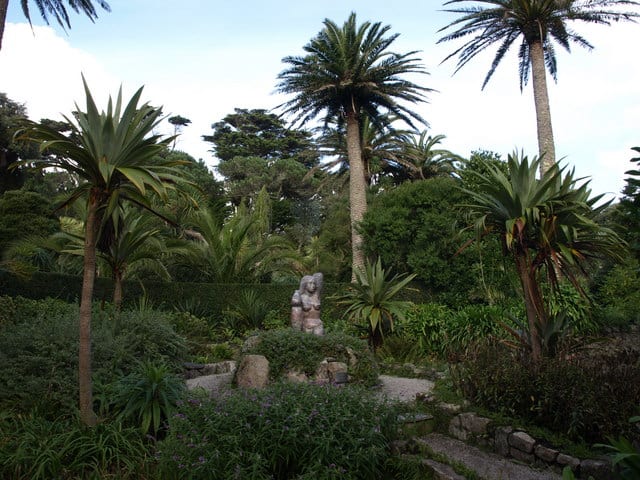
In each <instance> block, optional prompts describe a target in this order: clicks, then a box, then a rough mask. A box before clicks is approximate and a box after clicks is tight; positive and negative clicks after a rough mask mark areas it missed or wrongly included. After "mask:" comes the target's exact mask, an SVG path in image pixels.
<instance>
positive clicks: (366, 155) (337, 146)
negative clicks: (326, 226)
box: [319, 116, 410, 186]
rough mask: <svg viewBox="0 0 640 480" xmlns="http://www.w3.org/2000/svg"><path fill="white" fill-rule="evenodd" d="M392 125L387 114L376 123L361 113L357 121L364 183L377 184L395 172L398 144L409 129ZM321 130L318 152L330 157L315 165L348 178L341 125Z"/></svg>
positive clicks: (347, 160) (347, 164)
mask: <svg viewBox="0 0 640 480" xmlns="http://www.w3.org/2000/svg"><path fill="white" fill-rule="evenodd" d="M392 124H393V118H391V117H389V118H386V119H383V120H382V122H381V123H380V124H374V123H372V122H371V120H370V119H369V117H367V116H364V117H363V118H362V121H361V122H360V150H361V152H362V162H363V164H364V172H365V173H364V176H365V181H366V183H367V185H368V186H371V185H374V184H376V183H378V182H379V180H380V177H381V176H383V175H386V174H390V175H394V174H395V173H397V172H396V169H395V168H394V167H395V165H394V164H395V157H396V156H397V152H398V146H399V145H400V144H401V143H402V141H405V140H407V136H408V135H409V134H410V132H409V131H408V130H404V129H395V128H393V125H392ZM321 132H322V134H321V136H320V139H319V145H320V152H321V153H322V154H324V155H326V156H333V157H334V160H332V161H330V162H325V163H322V164H321V165H319V168H322V169H323V170H325V171H327V172H332V173H337V174H339V175H341V174H345V175H346V176H345V178H347V179H348V178H349V177H348V174H349V155H348V152H347V142H346V136H345V133H346V132H345V129H344V125H338V124H334V125H332V126H329V127H325V128H322V129H321ZM336 169H337V170H336Z"/></svg>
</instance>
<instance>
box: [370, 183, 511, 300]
mask: <svg viewBox="0 0 640 480" xmlns="http://www.w3.org/2000/svg"><path fill="white" fill-rule="evenodd" d="M466 201H468V196H467V195H465V194H464V193H463V192H462V190H461V189H460V182H459V181H458V180H456V179H454V178H451V177H435V178H431V179H429V180H422V181H416V182H409V183H404V184H402V185H400V186H398V187H396V188H394V189H392V190H389V191H386V192H383V193H381V194H379V195H377V196H376V197H375V198H374V199H373V200H372V203H371V208H370V209H369V211H368V212H367V214H366V215H365V218H364V220H363V222H362V234H363V237H364V245H365V252H366V253H367V255H368V256H369V257H370V258H375V257H376V256H379V257H380V258H381V259H382V262H383V264H385V265H387V266H388V267H389V268H393V270H394V271H395V272H398V273H415V274H416V275H417V279H418V280H419V281H420V282H421V283H422V284H423V285H424V288H425V289H426V290H427V291H428V292H429V293H430V295H431V296H432V297H433V298H434V299H437V300H438V301H440V302H442V303H447V304H456V305H457V304H459V303H461V302H462V303H467V302H487V303H492V302H495V301H497V300H499V299H500V295H499V292H502V297H504V295H505V294H508V292H509V290H510V288H509V281H508V278H506V276H505V272H504V269H503V265H502V261H501V253H500V250H499V248H497V247H498V246H497V244H495V243H492V242H483V243H481V244H479V245H475V246H474V248H470V249H468V250H465V251H463V252H459V249H460V245H462V244H463V243H464V242H465V241H466V240H468V239H469V238H470V235H460V234H459V230H460V227H461V226H462V225H464V210H463V209H461V208H460V205H461V204H463V203H465V202H466Z"/></svg>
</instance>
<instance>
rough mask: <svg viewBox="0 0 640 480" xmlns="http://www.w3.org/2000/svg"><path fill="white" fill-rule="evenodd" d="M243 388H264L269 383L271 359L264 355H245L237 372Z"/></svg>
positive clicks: (237, 379) (238, 381)
mask: <svg viewBox="0 0 640 480" xmlns="http://www.w3.org/2000/svg"><path fill="white" fill-rule="evenodd" d="M236 383H237V384H238V387H241V388H264V387H266V386H267V385H268V384H269V360H267V358H266V357H265V356H264V355H245V356H244V357H242V360H241V361H240V365H239V366H238V370H237V372H236Z"/></svg>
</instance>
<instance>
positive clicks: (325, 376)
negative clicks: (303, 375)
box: [314, 360, 330, 384]
mask: <svg viewBox="0 0 640 480" xmlns="http://www.w3.org/2000/svg"><path fill="white" fill-rule="evenodd" d="M314 378H315V381H316V382H317V383H321V384H322V383H329V382H330V380H329V362H327V361H326V360H323V361H321V362H320V365H318V368H317V369H316V373H315V374H314Z"/></svg>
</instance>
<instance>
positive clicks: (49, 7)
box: [0, 0, 111, 48]
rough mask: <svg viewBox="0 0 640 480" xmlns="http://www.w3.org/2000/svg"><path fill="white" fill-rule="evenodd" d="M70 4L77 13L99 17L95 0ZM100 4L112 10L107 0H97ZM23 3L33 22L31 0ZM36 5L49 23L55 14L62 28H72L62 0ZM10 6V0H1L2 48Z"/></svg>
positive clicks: (37, 0) (40, 0)
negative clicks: (94, 3) (30, 8)
mask: <svg viewBox="0 0 640 480" xmlns="http://www.w3.org/2000/svg"><path fill="white" fill-rule="evenodd" d="M67 2H68V3H69V6H70V7H71V8H72V9H73V10H74V11H75V12H76V13H81V12H82V13H84V14H85V15H86V16H87V17H89V18H90V19H91V21H94V20H95V19H96V18H98V12H96V7H94V6H93V0H67ZM97 3H98V5H100V6H101V7H102V8H103V9H105V10H106V11H107V12H110V11H111V7H109V4H108V3H107V2H106V1H105V0H97ZM20 4H21V5H22V11H23V12H24V16H25V17H27V20H29V23H31V12H30V11H29V0H20ZM35 4H36V7H38V10H39V12H40V15H41V16H42V18H43V19H44V21H45V22H47V25H48V24H49V15H51V16H53V17H54V18H55V19H56V21H57V22H58V23H59V24H60V26H61V27H62V28H65V27H66V28H71V22H70V21H69V13H68V12H67V8H66V7H65V6H64V3H63V1H62V0H35ZM8 8H9V0H0V48H2V37H3V35H4V24H5V21H6V19H7V9H8Z"/></svg>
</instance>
